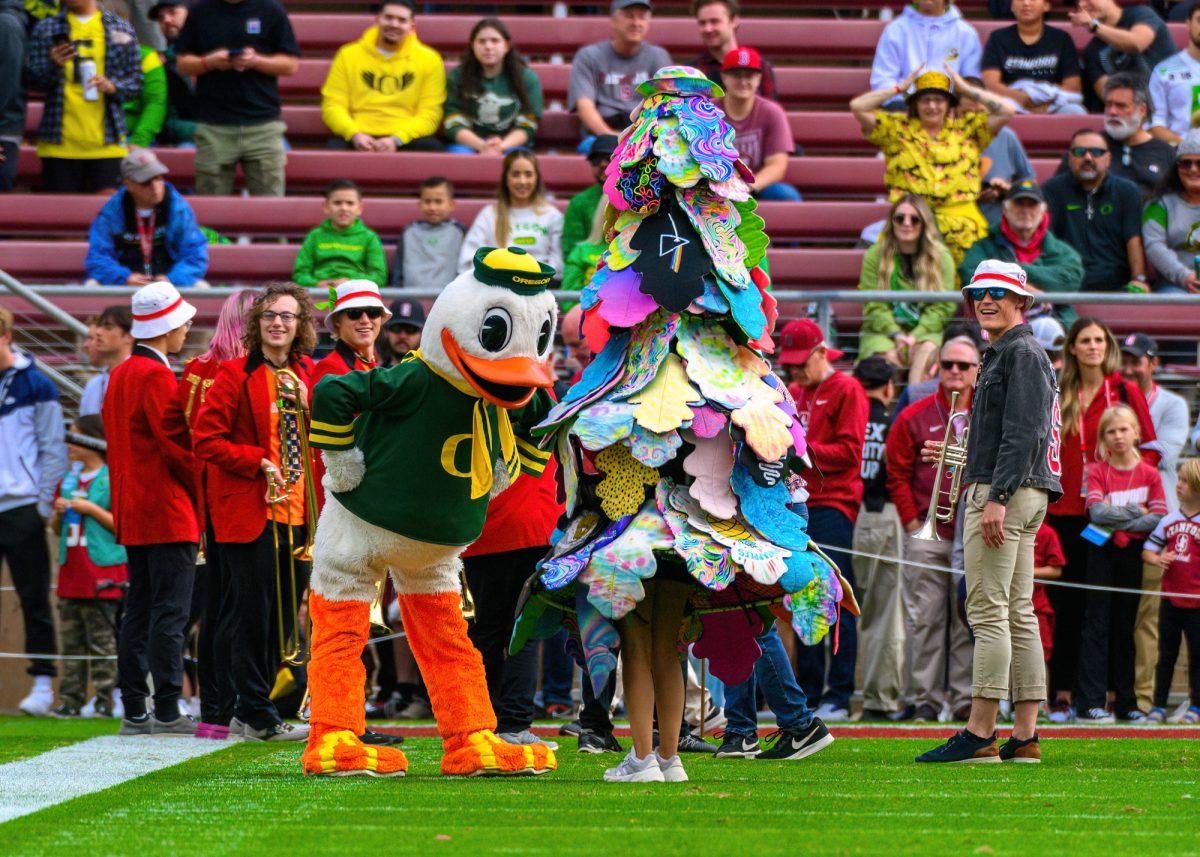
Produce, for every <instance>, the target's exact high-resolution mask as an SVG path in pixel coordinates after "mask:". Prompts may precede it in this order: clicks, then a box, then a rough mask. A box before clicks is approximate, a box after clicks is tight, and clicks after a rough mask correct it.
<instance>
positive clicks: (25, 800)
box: [0, 735, 230, 823]
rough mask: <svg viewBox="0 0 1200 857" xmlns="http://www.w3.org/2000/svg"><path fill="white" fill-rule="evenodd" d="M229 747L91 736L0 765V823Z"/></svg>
mask: <svg viewBox="0 0 1200 857" xmlns="http://www.w3.org/2000/svg"><path fill="white" fill-rule="evenodd" d="M228 746H230V745H229V744H228V743H226V742H224V741H210V740H208V739H204V738H184V737H170V738H156V737H152V736H149V735H136V736H129V737H118V736H116V735H106V736H104V737H101V738H90V739H88V740H87V741H81V742H80V743H78V744H70V745H68V746H66V747H59V748H58V749H56V750H50V751H48V752H46V753H42V754H41V755H40V756H32V757H30V758H28V759H19V760H17V761H15V762H9V763H8V764H5V765H0V823H3V822H5V821H9V820H10V819H13V818H19V817H20V816H22V815H28V814H29V813H31V812H37V811H38V810H40V809H45V808H46V807H48V806H54V805H55V804H57V803H62V802H63V801H67V800H71V799H72V798H77V797H80V796H81V795H86V794H92V793H94V792H98V791H103V790H104V789H108V788H112V787H113V786H117V785H120V784H121V783H123V782H126V781H127V780H132V779H136V778H137V777H143V776H145V775H146V774H150V773H153V772H154V771H158V770H161V769H163V768H169V767H171V766H172V765H177V764H179V763H180V762H186V761H187V760H188V759H194V758H196V757H197V756H204V755H207V754H208V753H212V752H214V751H216V750H222V749H224V748H226V747H228Z"/></svg>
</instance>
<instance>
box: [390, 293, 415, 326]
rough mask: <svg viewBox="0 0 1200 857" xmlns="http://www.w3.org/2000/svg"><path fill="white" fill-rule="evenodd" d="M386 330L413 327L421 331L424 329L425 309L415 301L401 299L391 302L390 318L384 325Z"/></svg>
mask: <svg viewBox="0 0 1200 857" xmlns="http://www.w3.org/2000/svg"><path fill="white" fill-rule="evenodd" d="M386 327H387V329H388V330H395V329H396V328H400V327H415V328H416V329H417V330H423V329H424V327H425V307H423V306H421V302H420V301H417V300H409V299H407V298H401V299H400V300H398V301H393V302H392V317H391V318H390V319H388V323H387V325H386Z"/></svg>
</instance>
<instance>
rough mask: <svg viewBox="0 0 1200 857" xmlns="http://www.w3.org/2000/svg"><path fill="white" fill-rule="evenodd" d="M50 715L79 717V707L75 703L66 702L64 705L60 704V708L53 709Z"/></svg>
mask: <svg viewBox="0 0 1200 857" xmlns="http://www.w3.org/2000/svg"><path fill="white" fill-rule="evenodd" d="M50 716H52V717H78V716H79V709H78V708H77V707H75V706H74V705H67V704H66V703H65V702H64V703H63V704H62V705H60V706H58V708H53V709H51V710H50Z"/></svg>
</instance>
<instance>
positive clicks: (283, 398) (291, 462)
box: [266, 369, 317, 666]
mask: <svg viewBox="0 0 1200 857" xmlns="http://www.w3.org/2000/svg"><path fill="white" fill-rule="evenodd" d="M302 389H303V384H302V383H301V382H300V378H299V377H298V376H297V375H296V373H295V372H293V371H292V370H290V369H279V370H278V371H276V373H275V390H276V395H275V407H276V410H277V412H278V415H279V465H280V470H279V471H278V474H277V475H276V473H274V472H273V473H272V474H269V475H268V479H267V497H266V500H267V503H269V504H270V505H271V506H272V507H274V506H276V505H278V504H279V503H286V502H288V501H289V500H290V498H291V494H292V491H294V490H295V488H296V483H298V482H299V481H300V478H301V477H303V478H304V492H305V501H306V502H305V515H304V517H305V521H304V523H305V539H304V544H302V545H296V544H295V543H294V541H293V535H292V528H291V526H290V525H289V526H288V528H287V539H288V581H289V583H290V586H289V595H290V599H289V601H290V604H289V607H290V610H291V617H292V632H291V635H290V638H289V634H288V630H287V628H288V622H287V614H285V612H284V593H283V567H282V564H281V563H280V561H279V547H280V543H279V522H278V521H275V520H274V516H272V522H271V532H272V534H273V535H274V538H275V606H276V620H277V622H278V626H279V652H280V657H281V659H282V660H283V662H284V663H286V664H290V665H292V666H300V665H302V664H304V663H307V661H308V651H307V647H308V643H307V640H308V639H309V638H310V637H311V636H312V635H311V633H310V634H305V635H301V633H300V629H299V627H297V625H298V621H299V619H298V616H299V613H300V590H299V586H298V585H297V583H296V560H300V561H302V562H308V561H310V560H311V559H312V541H313V535H314V533H315V532H316V529H317V495H316V486H315V485H314V484H313V473H312V458H311V457H310V456H311V453H310V452H309V447H308V419H307V417H306V416H305V413H304V403H303V402H302V401H300V396H301V390H302Z"/></svg>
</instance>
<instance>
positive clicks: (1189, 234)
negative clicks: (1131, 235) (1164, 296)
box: [1142, 193, 1200, 286]
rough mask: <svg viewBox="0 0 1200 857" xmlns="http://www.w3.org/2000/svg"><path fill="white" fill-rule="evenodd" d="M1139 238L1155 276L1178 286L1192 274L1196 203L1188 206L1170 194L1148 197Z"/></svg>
mask: <svg viewBox="0 0 1200 857" xmlns="http://www.w3.org/2000/svg"><path fill="white" fill-rule="evenodd" d="M1142 241H1143V243H1145V245H1146V258H1147V259H1149V260H1150V264H1152V265H1153V266H1154V269H1155V270H1156V271H1158V276H1159V279H1160V280H1165V281H1167V282H1171V283H1174V284H1175V285H1177V286H1182V285H1183V284H1184V283H1185V282H1186V281H1187V278H1188V276H1189V275H1191V274H1194V273H1196V268H1195V258H1196V255H1197V254H1200V205H1189V204H1188V203H1186V202H1184V201H1183V198H1182V197H1180V196H1179V195H1178V194H1174V193H1168V194H1163V195H1162V196H1160V197H1155V198H1154V199H1152V200H1150V202H1149V203H1147V204H1146V208H1145V210H1144V211H1143V212H1142Z"/></svg>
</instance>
